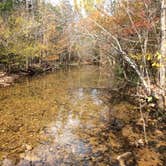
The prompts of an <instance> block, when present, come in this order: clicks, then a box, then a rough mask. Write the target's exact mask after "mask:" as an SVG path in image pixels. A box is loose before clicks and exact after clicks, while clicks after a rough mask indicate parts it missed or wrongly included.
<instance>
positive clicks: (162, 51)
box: [159, 0, 166, 89]
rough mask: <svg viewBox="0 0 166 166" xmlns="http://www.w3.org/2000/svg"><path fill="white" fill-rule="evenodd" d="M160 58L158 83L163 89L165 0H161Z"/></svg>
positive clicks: (165, 31) (164, 70) (165, 37)
mask: <svg viewBox="0 0 166 166" xmlns="http://www.w3.org/2000/svg"><path fill="white" fill-rule="evenodd" d="M160 49H161V50H160V51H161V58H160V70H159V83H160V86H161V88H162V89H165V79H166V77H165V73H166V68H165V67H166V65H165V64H166V63H165V58H166V0H161V48H160Z"/></svg>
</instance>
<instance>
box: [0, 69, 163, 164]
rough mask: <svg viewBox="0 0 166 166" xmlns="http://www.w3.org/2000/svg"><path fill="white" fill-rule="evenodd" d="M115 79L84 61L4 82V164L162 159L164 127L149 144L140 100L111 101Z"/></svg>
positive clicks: (0, 124) (0, 128) (0, 111)
mask: <svg viewBox="0 0 166 166" xmlns="http://www.w3.org/2000/svg"><path fill="white" fill-rule="evenodd" d="M113 84H114V78H113V77H111V76H110V75H109V73H108V72H107V71H106V72H105V71H103V70H101V69H100V67H98V66H81V67H70V68H64V69H61V70H59V71H56V72H55V73H49V74H42V75H39V76H35V77H30V78H28V77H26V78H24V79H21V80H19V82H17V83H15V84H14V85H13V86H11V87H6V88H1V89H0V165H2V166H32V165H33V166H118V165H119V164H120V163H119V161H118V160H117V159H118V157H119V156H121V155H123V154H127V155H128V154H129V158H127V161H125V163H126V165H130V166H134V165H139V166H144V165H146V166H151V164H153V166H157V165H162V164H163V163H164V162H163V161H165V160H164V154H165V153H164V152H163V151H161V152H158V151H157V150H158V149H157V146H159V147H162V148H163V147H165V145H163V140H164V135H163V133H162V132H161V131H156V132H158V134H155V133H154V132H153V133H152V134H149V135H151V136H150V137H148V139H149V140H150V139H151V141H153V142H154V140H155V141H156V140H157V143H156V144H155V145H156V147H152V148H151V149H149V148H148V147H147V146H145V145H144V142H143V139H144V135H143V132H142V126H139V125H137V123H136V122H137V121H138V120H139V118H140V115H139V111H138V108H137V106H135V105H132V104H130V103H128V102H126V101H119V102H118V103H116V104H112V103H111V101H112V100H111V93H110V92H109V89H111V88H112V86H113ZM148 132H149V133H150V131H148ZM149 135H148V136H149ZM154 135H155V136H154ZM159 139H160V140H161V141H158V140H159ZM160 149H161V148H160ZM160 153H161V154H160ZM142 154H143V155H142Z"/></svg>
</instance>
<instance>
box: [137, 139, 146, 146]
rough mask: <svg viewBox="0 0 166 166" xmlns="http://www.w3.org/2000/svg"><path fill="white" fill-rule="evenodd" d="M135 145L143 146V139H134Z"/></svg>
mask: <svg viewBox="0 0 166 166" xmlns="http://www.w3.org/2000/svg"><path fill="white" fill-rule="evenodd" d="M135 145H136V147H143V146H144V145H145V143H144V141H143V139H139V140H138V141H135Z"/></svg>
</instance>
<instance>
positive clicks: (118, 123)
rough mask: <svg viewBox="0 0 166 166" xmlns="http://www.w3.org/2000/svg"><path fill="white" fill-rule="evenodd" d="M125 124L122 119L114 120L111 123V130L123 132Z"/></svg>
mask: <svg viewBox="0 0 166 166" xmlns="http://www.w3.org/2000/svg"><path fill="white" fill-rule="evenodd" d="M124 125H125V124H124V122H123V121H122V120H120V119H117V118H112V120H111V123H110V129H112V130H116V131H117V130H118V131H119V130H121V129H122V128H123V127H124Z"/></svg>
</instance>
